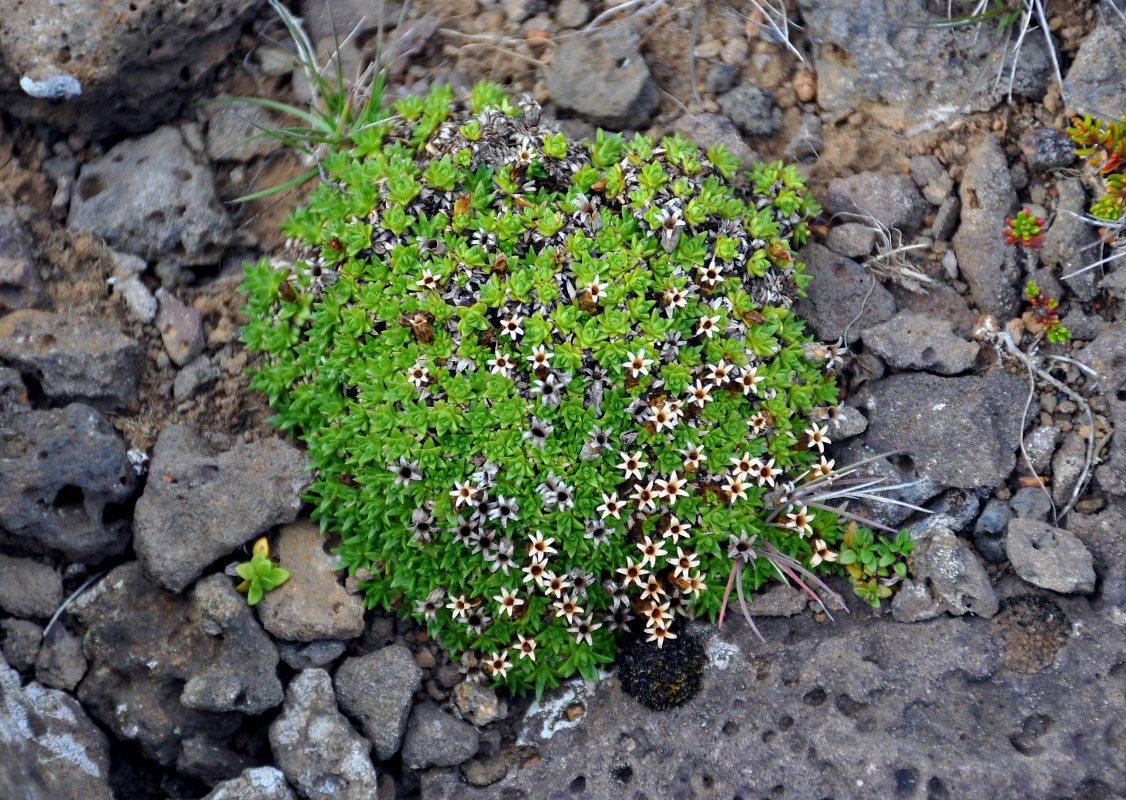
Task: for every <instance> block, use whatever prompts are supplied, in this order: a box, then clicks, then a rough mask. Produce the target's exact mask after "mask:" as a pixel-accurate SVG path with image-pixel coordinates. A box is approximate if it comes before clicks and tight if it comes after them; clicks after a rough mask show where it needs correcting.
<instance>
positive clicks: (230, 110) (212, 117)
mask: <svg viewBox="0 0 1126 800" xmlns="http://www.w3.org/2000/svg"><path fill="white" fill-rule="evenodd" d="M307 5H319V6H321V7H323V6H324V4H323V3H310V4H307ZM341 38H344V37H343V36H342V37H341ZM217 99H223V100H228V98H217ZM203 115H204V117H205V118H206V119H207V137H206V139H205V143H206V148H207V157H208V158H210V159H212V160H214V161H237V162H247V161H253V160H254V159H256V158H262V157H263V156H268V155H270V154H271V153H275V152H277V151H278V150H279V149H280V148H282V147H283V146H284V145H283V144H282V142H281V141H280V140H278V139H276V138H274V137H273V136H263V135H262V132H263V131H266V130H277V129H280V128H282V127H284V126H285V123H284V122H283V121H281V120H280V119H279V117H278V116H276V115H275V114H274V113H273V112H271V111H270V110H269V109H266V108H263V107H262V106H260V105H258V104H257V103H240V102H235V101H230V102H222V103H216V104H215V105H209V106H205V107H204V109H203Z"/></svg>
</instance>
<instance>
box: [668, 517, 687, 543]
mask: <svg viewBox="0 0 1126 800" xmlns="http://www.w3.org/2000/svg"><path fill="white" fill-rule="evenodd" d="M690 530H691V526H689V525H688V523H686V522H681V521H680V520H679V519H678V518H677V517H675V516H673V517H669V526H668V527H667V528H665V538H666V539H668V540H669V541H671V542H672V543H673V544H676V543H677V542H678V541H680V540H681V539H687V538H688V536H689V533H688V531H690Z"/></svg>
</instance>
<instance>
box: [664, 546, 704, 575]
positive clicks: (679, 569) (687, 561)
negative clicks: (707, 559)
mask: <svg viewBox="0 0 1126 800" xmlns="http://www.w3.org/2000/svg"><path fill="white" fill-rule="evenodd" d="M669 564H671V565H672V567H673V575H675V576H676V577H678V578H683V579H684V580H688V573H689V572H691V571H692V570H694V569H696V567H698V566H700V558H699V556H697V555H696V554H695V553H693V552H692V551H690V550H689V551H686V550H685V549H684V548H683V547H678V548H676V558H670V559H669Z"/></svg>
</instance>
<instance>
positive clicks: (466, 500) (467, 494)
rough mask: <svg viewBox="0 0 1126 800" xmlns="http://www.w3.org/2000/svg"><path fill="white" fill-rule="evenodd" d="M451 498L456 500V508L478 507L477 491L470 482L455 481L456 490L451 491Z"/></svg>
mask: <svg viewBox="0 0 1126 800" xmlns="http://www.w3.org/2000/svg"><path fill="white" fill-rule="evenodd" d="M450 497H452V498H453V499H454V507H455V508H461V507H462V506H465V505H468V506H475V505H477V490H476V489H475V488H474V487H473V484H471V483H470V482H469V481H454V488H453V489H452V490H451V491H450Z"/></svg>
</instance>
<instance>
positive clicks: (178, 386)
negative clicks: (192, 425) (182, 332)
mask: <svg viewBox="0 0 1126 800" xmlns="http://www.w3.org/2000/svg"><path fill="white" fill-rule="evenodd" d="M222 374H223V368H222V367H220V366H219V365H217V364H212V363H211V359H209V358H208V357H207V356H206V355H200V356H196V358H195V359H193V360H192V361H191V362H190V363H189V364H187V365H185V366H184V368H183V369H181V370H180V371H179V372H178V373H177V374H176V380H175V381H173V382H172V396H173V397H175V398H176V399H177V400H190V399H191V398H193V397H195V396H196V395H197V394H198V393H199V392H201V391H203V390H204V389H206V388H207V387H208V386H210V385H211V384H213V383H215V381H217V380H218V379H219V377H220V376H221V375H222Z"/></svg>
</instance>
